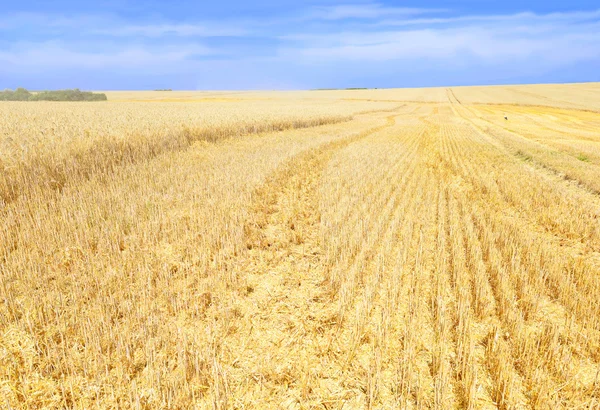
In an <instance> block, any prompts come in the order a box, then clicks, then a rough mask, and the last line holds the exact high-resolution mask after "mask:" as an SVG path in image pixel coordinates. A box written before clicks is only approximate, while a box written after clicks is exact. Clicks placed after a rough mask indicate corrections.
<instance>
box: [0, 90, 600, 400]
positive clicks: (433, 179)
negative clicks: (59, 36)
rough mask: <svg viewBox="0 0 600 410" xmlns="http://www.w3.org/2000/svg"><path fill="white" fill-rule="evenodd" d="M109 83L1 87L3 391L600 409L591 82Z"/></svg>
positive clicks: (598, 231)
mask: <svg viewBox="0 0 600 410" xmlns="http://www.w3.org/2000/svg"><path fill="white" fill-rule="evenodd" d="M106 94H107V96H108V98H109V101H107V102H98V103H52V102H30V103H27V102H23V103H20V102H7V103H0V172H1V174H0V408H7V409H9V408H10V409H16V408H24V409H42V408H48V409H53V408H76V409H93V408H102V409H104V408H115V409H116V408H123V409H188V408H198V409H205V408H206V409H412V408H416V409H429V408H433V409H495V408H499V409H597V408H600V84H594V83H591V84H565V85H531V86H502V87H453V88H430V89H397V90H352V91H350V90H348V91H343V90H340V91H303V92H106ZM505 117H506V118H507V119H505Z"/></svg>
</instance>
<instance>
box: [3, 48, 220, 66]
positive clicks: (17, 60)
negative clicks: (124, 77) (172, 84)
mask: <svg viewBox="0 0 600 410" xmlns="http://www.w3.org/2000/svg"><path fill="white" fill-rule="evenodd" d="M211 53H212V50H211V49H209V48H207V47H205V46H202V45H197V44H183V45H178V46H177V47H173V46H168V47H152V48H151V47H147V46H124V47H123V48H118V49H114V50H113V49H109V50H97V51H85V50H76V49H71V48H69V47H68V46H67V45H65V44H62V43H59V42H44V43H18V44H16V45H15V46H14V47H12V48H11V49H10V50H7V51H0V64H2V65H3V66H4V69H5V70H7V71H8V70H12V71H22V70H26V71H33V72H37V71H41V72H44V71H47V70H52V69H73V68H76V69H103V68H120V69H141V70H143V71H145V69H148V68H149V67H152V68H155V69H156V68H161V69H163V70H164V69H166V70H169V69H172V68H176V67H177V66H178V65H179V64H182V63H188V61H189V60H190V59H191V58H194V57H197V56H207V55H210V54H211Z"/></svg>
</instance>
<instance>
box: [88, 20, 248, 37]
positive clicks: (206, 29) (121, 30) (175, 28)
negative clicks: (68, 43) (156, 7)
mask: <svg viewBox="0 0 600 410" xmlns="http://www.w3.org/2000/svg"><path fill="white" fill-rule="evenodd" d="M90 33H92V34H102V35H106V36H122V37H129V36H143V37H163V36H166V35H176V36H182V37H218V36H223V37H240V36H243V35H245V34H248V30H247V29H245V28H242V27H234V26H231V27H227V26H223V25H215V24H206V23H204V24H148V25H124V26H121V27H115V28H110V29H94V30H91V31H90Z"/></svg>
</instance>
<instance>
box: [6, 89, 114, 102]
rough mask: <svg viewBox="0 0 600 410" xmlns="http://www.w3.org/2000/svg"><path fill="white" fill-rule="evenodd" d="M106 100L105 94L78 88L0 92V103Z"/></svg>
mask: <svg viewBox="0 0 600 410" xmlns="http://www.w3.org/2000/svg"><path fill="white" fill-rule="evenodd" d="M107 99H108V98H107V97H106V94H100V93H92V92H89V91H81V90H80V89H79V88H75V89H73V90H56V91H41V92H39V93H30V92H29V91H27V90H26V89H25V88H17V89H16V90H15V91H11V90H4V91H2V92H0V101H106V100H107Z"/></svg>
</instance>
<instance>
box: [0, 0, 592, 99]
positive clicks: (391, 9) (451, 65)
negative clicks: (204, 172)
mask: <svg viewBox="0 0 600 410" xmlns="http://www.w3.org/2000/svg"><path fill="white" fill-rule="evenodd" d="M0 10H1V13H0V89H4V88H12V89H14V88H16V87H25V88H28V89H32V90H41V89H58V88H75V87H77V88H81V89H86V90H143V89H157V88H172V89H181V90H239V89H244V90H245V89H269V90H271V89H282V90H292V89H312V88H346V87H369V88H373V87H377V88H395V87H430V86H456V85H489V84H519V83H549V82H586V81H600V3H599V2H598V1H597V0H594V1H592V0H571V1H564V0H561V1H556V0H546V1H515V0H506V1H498V0H495V1H486V0H462V1H455V0H429V1H416V0H413V1H402V2H400V1H386V0H381V1H363V0H356V1H355V0H308V1H301V0H294V1H292V0H255V1H244V0H217V1H207V0H197V1H184V0H171V1H159V0H150V1H138V0H97V1H88V2H86V1H81V0H54V1H47V0H21V1H9V0H0Z"/></svg>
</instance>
